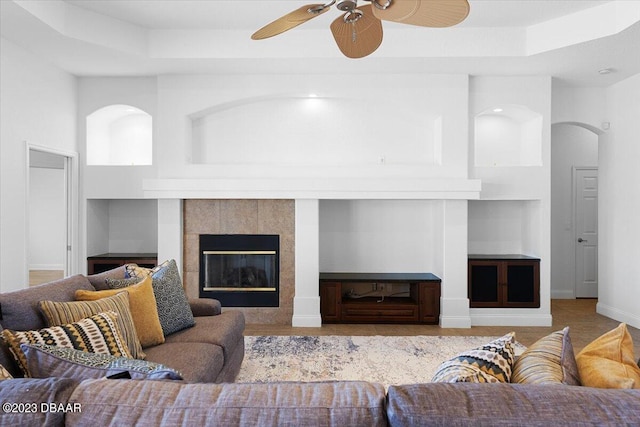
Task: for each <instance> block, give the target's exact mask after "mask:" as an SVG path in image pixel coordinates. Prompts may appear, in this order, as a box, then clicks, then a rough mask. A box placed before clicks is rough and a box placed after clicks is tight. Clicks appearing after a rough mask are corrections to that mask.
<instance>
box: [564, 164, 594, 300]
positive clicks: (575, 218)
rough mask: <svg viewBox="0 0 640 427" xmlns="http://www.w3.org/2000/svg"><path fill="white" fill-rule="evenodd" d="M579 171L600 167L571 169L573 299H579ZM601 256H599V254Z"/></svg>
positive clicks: (576, 167) (573, 167)
mask: <svg viewBox="0 0 640 427" xmlns="http://www.w3.org/2000/svg"><path fill="white" fill-rule="evenodd" d="M578 171H596V172H599V171H598V166H572V167H571V194H572V196H571V197H572V207H571V211H572V212H571V213H572V221H573V254H574V261H573V298H574V299H575V298H577V297H578V288H577V286H578V277H577V267H578V260H577V257H576V255H577V253H578V191H577V184H578V179H577V176H578ZM598 256H599V254H598ZM599 288H600V283H598V290H599Z"/></svg>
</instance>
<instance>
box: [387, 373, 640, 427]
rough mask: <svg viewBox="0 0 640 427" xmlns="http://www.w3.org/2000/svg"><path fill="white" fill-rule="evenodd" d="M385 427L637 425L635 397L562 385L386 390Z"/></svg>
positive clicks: (639, 394) (639, 403) (638, 396)
mask: <svg viewBox="0 0 640 427" xmlns="http://www.w3.org/2000/svg"><path fill="white" fill-rule="evenodd" d="M387 401H388V406H387V415H388V419H389V425H391V426H426V425H431V426H450V425H455V426H469V427H476V426H540V427H542V426H554V427H560V426H562V427H565V426H566V427H568V426H577V425H581V426H620V425H637V420H638V419H640V391H638V390H602V389H594V388H588V387H570V386H565V385H562V384H554V385H551V384H547V385H536V386H532V385H525V384H442V383H438V384H433V383H431V384H411V385H401V386H394V385H392V386H390V387H389V390H388V397H387Z"/></svg>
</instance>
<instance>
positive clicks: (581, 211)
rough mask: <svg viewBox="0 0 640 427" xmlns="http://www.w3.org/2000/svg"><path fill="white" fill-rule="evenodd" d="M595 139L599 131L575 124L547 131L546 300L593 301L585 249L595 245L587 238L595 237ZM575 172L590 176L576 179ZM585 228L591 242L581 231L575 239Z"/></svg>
mask: <svg viewBox="0 0 640 427" xmlns="http://www.w3.org/2000/svg"><path fill="white" fill-rule="evenodd" d="M601 133H602V131H601V130H600V129H597V128H594V127H593V126H590V125H587V124H583V123H577V122H566V123H557V124H554V125H552V126H551V298H552V299H574V298H597V296H598V283H597V265H598V260H597V245H595V246H591V244H592V242H593V243H596V244H597V237H596V236H595V235H593V233H597V216H598V214H597V205H598V203H597V166H598V141H599V135H600V134H601ZM578 170H581V171H582V170H584V171H589V173H588V174H587V175H589V174H592V172H594V173H595V174H596V175H595V177H594V176H586V175H585V176H580V177H578V176H577V175H576V171H578ZM579 181H581V182H580V183H579ZM579 184H580V187H579V186H578V185H579ZM594 186H595V188H594ZM578 193H580V194H581V195H580V203H577V199H578ZM586 209H588V212H587V211H585V210H586ZM585 227H586V228H588V229H589V230H588V233H589V234H590V235H591V236H592V238H591V239H589V238H588V237H587V236H586V235H582V234H581V233H582V231H584V230H581V231H580V233H579V230H578V229H579V228H580V229H584V228H585ZM578 239H582V240H581V241H579V240H578ZM589 240H591V241H589ZM585 257H586V258H585Z"/></svg>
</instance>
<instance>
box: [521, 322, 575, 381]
mask: <svg viewBox="0 0 640 427" xmlns="http://www.w3.org/2000/svg"><path fill="white" fill-rule="evenodd" d="M511 382H512V383H520V384H567V385H580V376H579V374H578V366H577V364H576V358H575V355H574V353H573V345H571V338H569V327H566V328H564V329H563V330H561V331H556V332H553V333H552V334H550V335H547V336H546V337H544V338H541V339H539V340H538V341H536V342H535V343H534V344H533V345H531V346H530V347H529V348H528V349H526V350H525V351H524V353H522V354H521V355H520V357H519V358H518V360H516V363H515V364H514V366H513V375H512V376H511Z"/></svg>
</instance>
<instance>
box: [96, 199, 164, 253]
mask: <svg viewBox="0 0 640 427" xmlns="http://www.w3.org/2000/svg"><path fill="white" fill-rule="evenodd" d="M157 251H158V201H157V200H143V199H137V200H133V199H115V200H112V199H107V200H96V199H90V200H88V201H87V255H88V256H92V255H99V254H103V253H107V252H125V253H133V252H157Z"/></svg>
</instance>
